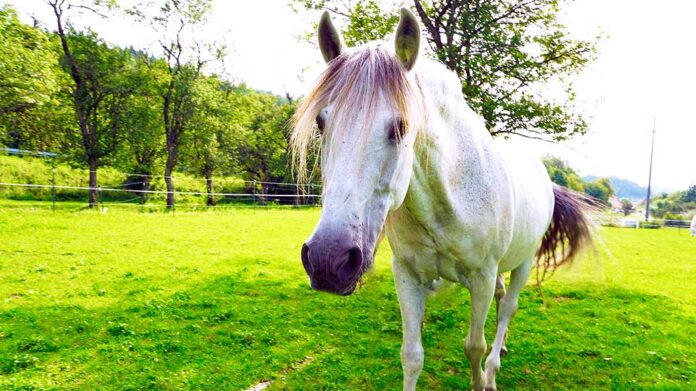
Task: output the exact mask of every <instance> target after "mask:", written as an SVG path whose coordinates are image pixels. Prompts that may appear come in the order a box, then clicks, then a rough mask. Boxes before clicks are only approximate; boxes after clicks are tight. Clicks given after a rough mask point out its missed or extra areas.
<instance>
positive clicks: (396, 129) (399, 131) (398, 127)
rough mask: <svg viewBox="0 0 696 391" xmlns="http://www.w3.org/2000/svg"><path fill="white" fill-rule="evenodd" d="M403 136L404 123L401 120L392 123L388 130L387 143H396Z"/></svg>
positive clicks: (404, 132) (404, 130) (404, 131)
mask: <svg viewBox="0 0 696 391" xmlns="http://www.w3.org/2000/svg"><path fill="white" fill-rule="evenodd" d="M405 134H406V127H405V125H404V121H403V120H402V119H401V118H397V119H396V120H394V121H392V123H391V128H390V129H389V141H391V142H393V143H397V142H399V140H401V138H402V137H404V135H405Z"/></svg>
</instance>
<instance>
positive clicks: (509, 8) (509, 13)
mask: <svg viewBox="0 0 696 391" xmlns="http://www.w3.org/2000/svg"><path fill="white" fill-rule="evenodd" d="M562 2H564V0H515V1H511V0H457V1H455V0H412V2H411V4H412V8H413V9H414V10H415V12H416V13H417V15H418V16H419V17H420V20H421V24H422V26H423V29H424V33H425V34H424V35H425V37H427V40H428V43H429V44H430V48H431V50H432V53H434V56H435V57H436V58H437V59H439V60H440V61H442V62H443V63H444V64H445V65H446V66H447V67H448V68H450V69H451V70H453V71H454V72H455V73H456V74H457V75H458V76H459V78H460V80H461V82H462V91H463V93H464V95H465V96H466V98H467V101H468V102H469V104H470V105H471V107H472V108H473V109H474V110H476V111H477V112H478V113H479V114H480V115H481V116H482V117H483V118H484V120H485V121H486V125H487V127H488V129H489V131H490V132H491V134H493V135H503V136H506V137H507V136H508V135H512V134H515V135H521V136H525V137H531V138H543V139H547V140H549V139H550V140H564V139H567V138H569V137H571V136H573V135H577V134H584V133H585V132H586V131H587V122H586V121H585V119H584V118H583V116H582V114H580V113H577V112H576V109H575V107H574V101H575V93H574V92H573V86H572V82H571V81H570V77H571V76H573V75H574V74H577V73H578V72H579V71H580V70H582V69H583V68H584V67H585V66H586V65H587V64H588V63H589V62H590V61H592V60H593V59H594V57H595V46H596V44H595V42H590V41H583V40H577V39H572V38H570V37H569V35H568V31H567V29H566V27H565V26H563V25H562V24H561V23H560V22H559V21H558V14H559V6H560V4H561V3H562ZM294 3H296V4H299V5H301V6H303V7H305V8H307V9H323V8H326V9H328V10H329V11H331V12H333V13H334V14H336V15H338V16H341V17H343V18H344V19H345V20H346V21H347V31H346V32H345V34H344V36H345V37H346V41H347V43H348V44H359V43H362V42H365V41H369V40H372V39H376V38H383V37H385V36H386V35H387V34H388V33H389V32H391V31H393V27H394V25H395V24H396V23H397V18H396V17H394V16H392V15H396V12H394V11H396V10H392V9H383V8H382V7H381V4H382V2H380V1H376V0H368V1H361V2H354V1H350V0H295V1H294ZM375 26H381V27H380V28H379V29H377V28H375ZM552 81H553V82H558V83H559V84H558V85H560V86H561V87H562V88H560V89H559V90H560V91H563V92H559V93H558V96H557V97H556V98H557V99H552V98H550V97H548V96H544V94H543V91H544V90H545V88H544V87H545V86H547V85H548V83H550V82H552Z"/></svg>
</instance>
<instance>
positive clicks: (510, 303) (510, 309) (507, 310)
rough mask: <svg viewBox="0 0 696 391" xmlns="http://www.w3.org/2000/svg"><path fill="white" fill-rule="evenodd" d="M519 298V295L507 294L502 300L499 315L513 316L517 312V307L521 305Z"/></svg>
mask: <svg viewBox="0 0 696 391" xmlns="http://www.w3.org/2000/svg"><path fill="white" fill-rule="evenodd" d="M518 303H519V299H518V298H517V297H509V296H508V295H506V296H505V297H503V298H502V299H501V300H500V304H499V305H500V309H499V310H498V316H504V315H507V316H509V317H512V316H513V315H514V314H515V312H517V308H518V307H519V305H518Z"/></svg>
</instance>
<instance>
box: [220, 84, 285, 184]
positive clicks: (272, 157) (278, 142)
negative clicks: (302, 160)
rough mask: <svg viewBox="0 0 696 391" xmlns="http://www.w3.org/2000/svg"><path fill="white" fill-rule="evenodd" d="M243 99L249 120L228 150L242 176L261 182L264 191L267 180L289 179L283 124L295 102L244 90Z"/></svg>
mask: <svg viewBox="0 0 696 391" xmlns="http://www.w3.org/2000/svg"><path fill="white" fill-rule="evenodd" d="M243 98H244V101H246V102H247V104H248V107H249V108H251V113H249V114H251V117H250V118H249V120H250V122H249V124H248V125H247V126H245V127H244V129H243V132H242V134H241V136H240V137H239V141H238V142H237V144H236V145H235V146H233V147H232V151H233V154H234V156H235V160H236V165H237V167H238V171H239V172H240V173H241V174H242V176H243V177H244V178H245V179H248V180H254V181H258V182H262V186H261V188H262V192H263V193H268V191H269V187H268V185H267V183H268V182H279V181H286V180H289V179H290V178H289V177H290V175H289V162H288V159H287V157H288V145H289V144H288V131H287V130H288V129H287V125H288V123H289V120H290V118H291V117H292V115H293V113H294V110H295V104H294V102H293V103H291V102H289V101H288V100H286V99H284V98H279V97H276V96H273V95H270V94H262V93H257V92H255V91H248V90H247V91H246V93H245V95H244V96H243ZM264 182H265V183H264Z"/></svg>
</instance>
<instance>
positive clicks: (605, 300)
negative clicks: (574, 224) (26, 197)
mask: <svg viewBox="0 0 696 391" xmlns="http://www.w3.org/2000/svg"><path fill="white" fill-rule="evenodd" d="M34 206H37V205H36V204H31V203H27V202H12V201H2V204H0V281H2V283H1V284H0V388H4V389H5V388H7V389H84V390H92V389H119V390H123V389H181V388H184V389H186V388H189V389H198V388H206V389H213V388H217V389H232V390H235V389H238V390H245V389H247V388H249V387H252V386H254V385H256V384H258V383H260V382H262V381H268V380H272V381H273V384H272V385H271V386H270V388H269V389H271V390H275V389H337V390H343V389H354V390H386V389H389V390H396V389H399V388H400V387H401V367H400V361H399V348H400V344H401V320H400V315H399V309H398V303H397V300H396V295H395V292H394V287H393V282H392V279H391V271H390V251H389V248H388V245H387V244H386V243H383V244H382V246H381V248H380V250H379V252H378V255H377V259H376V267H375V270H373V271H372V272H371V273H369V274H368V275H367V277H366V278H365V280H364V283H363V284H362V286H361V287H359V288H358V290H357V291H356V293H355V294H353V295H352V296H349V297H337V296H331V295H328V294H325V293H319V292H315V291H312V290H310V289H309V286H308V278H307V276H306V275H305V273H304V270H303V269H302V265H301V263H300V260H299V253H300V246H301V244H302V242H303V240H305V239H306V238H307V237H308V235H309V233H310V232H311V230H312V229H313V227H314V225H315V223H316V221H317V220H318V218H319V209H287V208H277V209H272V208H271V209H262V208H248V209H244V208H237V209H224V210H219V211H218V210H216V211H209V212H176V213H174V214H165V213H141V212H139V211H137V210H135V209H133V210H130V209H125V208H124V209H112V210H110V211H109V212H108V213H99V212H95V211H89V210H81V209H79V208H77V207H74V208H70V207H62V208H61V209H59V210H57V211H55V212H54V211H51V210H50V209H48V208H47V207H46V205H45V204H41V205H38V207H34ZM600 233H601V236H602V238H603V242H604V243H603V246H601V247H602V248H600V255H599V257H598V258H597V259H592V258H591V257H588V258H586V259H584V260H583V262H582V263H581V264H580V265H575V266H574V267H573V268H572V269H570V270H564V271H562V272H559V273H558V274H557V275H556V276H555V277H554V278H553V279H552V280H551V281H550V282H548V283H547V284H546V285H545V289H544V291H545V294H546V298H547V300H548V304H549V305H548V306H543V305H542V302H541V299H540V297H539V294H538V293H537V291H536V289H535V288H534V287H533V286H531V285H530V286H528V287H527V288H526V289H525V290H524V291H523V293H522V297H521V299H520V310H519V312H518V314H517V316H516V317H515V319H514V321H513V323H512V325H511V329H510V339H509V342H508V348H509V349H510V353H509V354H508V355H507V356H504V357H503V361H502V366H503V367H502V371H501V372H500V374H499V375H498V386H499V387H500V389H503V390H527V389H619V390H621V389H693V387H694V382H695V381H696V379H695V377H696V364H695V360H696V343H695V342H694V338H693V332H694V330H696V299H695V298H694V281H696V240H695V238H691V237H690V236H689V233H688V230H676V229H668V228H662V229H657V230H648V229H639V230H635V229H619V228H602V229H601V230H600ZM468 301H469V294H468V292H466V291H465V290H464V289H461V288H454V289H449V290H446V291H444V292H442V293H440V294H439V295H437V296H435V297H432V298H430V299H429V300H428V303H427V309H426V317H425V324H424V338H423V342H424V346H425V350H426V359H425V367H424V369H423V373H422V375H421V377H420V380H419V387H420V389H423V390H437V389H469V364H468V362H467V360H466V357H465V355H464V350H463V339H464V336H465V335H466V329H467V327H468V318H469V304H468ZM493 312H494V311H492V313H493ZM492 313H491V314H490V315H489V322H488V324H487V326H486V332H487V340H488V342H489V346H490V343H491V340H492V333H493V316H492Z"/></svg>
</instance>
